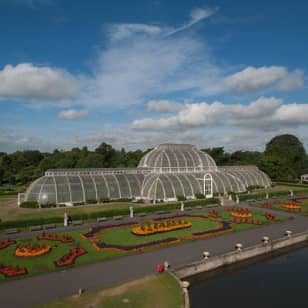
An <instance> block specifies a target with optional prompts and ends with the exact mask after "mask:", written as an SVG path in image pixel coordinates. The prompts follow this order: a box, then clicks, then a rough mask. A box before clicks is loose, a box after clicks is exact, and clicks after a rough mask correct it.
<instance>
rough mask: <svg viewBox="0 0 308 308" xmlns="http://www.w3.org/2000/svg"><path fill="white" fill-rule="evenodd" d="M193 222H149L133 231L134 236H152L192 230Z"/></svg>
mask: <svg viewBox="0 0 308 308" xmlns="http://www.w3.org/2000/svg"><path fill="white" fill-rule="evenodd" d="M191 226H192V224H191V222H189V221H185V220H181V219H179V220H166V221H161V222H149V223H146V224H140V225H138V226H137V227H135V228H133V229H132V231H131V232H132V234H134V235H152V234H157V233H163V232H169V231H174V230H180V229H185V228H190V227H191Z"/></svg>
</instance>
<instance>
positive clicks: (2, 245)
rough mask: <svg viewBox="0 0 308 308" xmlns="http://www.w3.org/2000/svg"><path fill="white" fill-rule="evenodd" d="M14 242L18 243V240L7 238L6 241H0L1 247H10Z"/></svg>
mask: <svg viewBox="0 0 308 308" xmlns="http://www.w3.org/2000/svg"><path fill="white" fill-rule="evenodd" d="M13 244H16V241H14V240H5V241H2V242H0V249H4V248H6V247H9V246H11V245H13Z"/></svg>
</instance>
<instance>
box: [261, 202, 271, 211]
mask: <svg viewBox="0 0 308 308" xmlns="http://www.w3.org/2000/svg"><path fill="white" fill-rule="evenodd" d="M262 207H263V208H264V209H271V208H272V206H271V205H270V204H269V203H267V202H266V203H263V205H262Z"/></svg>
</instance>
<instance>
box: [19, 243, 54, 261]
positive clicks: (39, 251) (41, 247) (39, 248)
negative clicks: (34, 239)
mask: <svg viewBox="0 0 308 308" xmlns="http://www.w3.org/2000/svg"><path fill="white" fill-rule="evenodd" d="M50 251H51V247H50V246H49V245H45V244H32V243H29V244H27V245H25V246H21V247H17V248H16V250H15V256H16V257H23V258H31V257H38V256H42V255H45V254H47V253H49V252H50Z"/></svg>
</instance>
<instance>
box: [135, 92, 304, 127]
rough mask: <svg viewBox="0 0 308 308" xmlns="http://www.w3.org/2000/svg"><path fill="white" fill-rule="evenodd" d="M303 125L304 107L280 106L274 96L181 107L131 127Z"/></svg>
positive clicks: (137, 122) (298, 105)
mask: <svg viewBox="0 0 308 308" xmlns="http://www.w3.org/2000/svg"><path fill="white" fill-rule="evenodd" d="M307 123H308V104H296V103H293V104H284V103H283V101H282V100H281V99H278V98H275V97H260V98H259V99H257V100H256V101H253V102H251V103H250V104H248V105H245V104H223V103H221V102H213V103H206V102H201V103H191V104H185V107H184V108H183V109H181V110H180V111H179V112H178V113H177V114H175V115H172V116H169V117H164V118H159V119H152V118H145V119H139V120H135V121H133V123H132V127H133V128H134V129H140V130H143V129H147V130H150V129H151V130H164V129H181V130H185V129H190V128H191V127H209V126H226V127H227V126H229V127H231V126H234V127H239V126H244V127H247V128H258V129H259V130H267V129H269V128H270V129H278V128H281V127H289V126H294V127H297V126H300V125H306V124H307Z"/></svg>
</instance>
